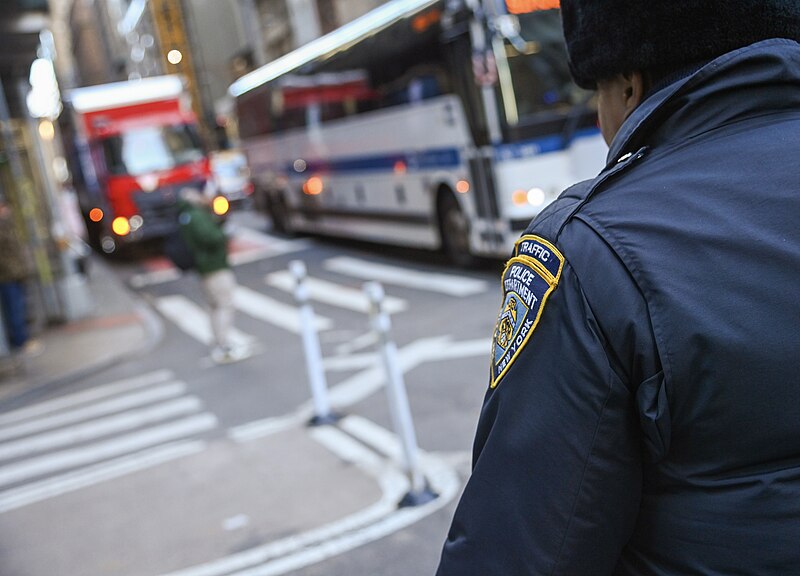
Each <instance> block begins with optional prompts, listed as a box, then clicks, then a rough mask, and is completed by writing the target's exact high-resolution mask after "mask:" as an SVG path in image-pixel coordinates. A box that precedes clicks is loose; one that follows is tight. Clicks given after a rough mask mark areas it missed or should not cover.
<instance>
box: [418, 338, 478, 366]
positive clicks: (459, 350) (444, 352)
mask: <svg viewBox="0 0 800 576" xmlns="http://www.w3.org/2000/svg"><path fill="white" fill-rule="evenodd" d="M491 346H492V341H491V340H490V339H489V338H478V339H476V340H463V341H461V342H451V343H448V344H447V345H446V346H443V347H442V348H440V349H439V350H436V353H435V354H431V358H430V360H432V361H435V360H453V359H456V358H469V357H472V356H489V352H490V350H491Z"/></svg>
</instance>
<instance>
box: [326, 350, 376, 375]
mask: <svg viewBox="0 0 800 576" xmlns="http://www.w3.org/2000/svg"><path fill="white" fill-rule="evenodd" d="M377 362H378V355H377V354H375V353H369V354H354V355H352V356H331V357H329V358H326V359H325V360H323V362H322V364H323V366H324V367H325V370H330V371H340V372H346V371H348V370H363V369H365V368H372V367H373V366H375V365H376V364H377Z"/></svg>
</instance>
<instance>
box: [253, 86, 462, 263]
mask: <svg viewBox="0 0 800 576" xmlns="http://www.w3.org/2000/svg"><path fill="white" fill-rule="evenodd" d="M470 140H471V138H470V136H469V132H468V129H467V126H466V120H465V119H464V114H463V110H462V108H461V104H460V102H459V100H458V98H457V97H455V96H443V97H438V98H432V99H430V100H425V101H422V102H417V103H414V104H411V105H401V106H396V107H393V108H389V109H386V110H381V111H376V112H371V113H367V114H364V115H361V116H357V117H351V118H347V119H343V120H337V121H332V122H329V123H325V124H316V125H315V124H313V123H312V124H311V125H310V126H309V127H307V128H306V129H305V130H303V131H293V132H287V133H285V134H281V135H278V136H275V137H267V138H262V139H259V140H257V141H253V142H249V143H246V144H245V148H246V150H247V154H248V158H249V161H250V166H251V169H252V171H253V174H254V176H255V178H256V179H257V181H258V182H260V183H263V185H264V186H267V187H270V188H272V189H273V191H276V190H278V189H280V190H281V191H282V192H284V193H286V194H287V196H286V201H287V203H288V204H289V206H290V208H291V209H292V211H293V213H294V218H293V220H292V225H293V226H295V227H296V228H297V229H301V230H308V231H312V232H326V233H330V234H343V235H344V234H346V235H347V236H356V237H359V238H362V239H367V240H375V241H385V242H391V243H396V244H403V245H410V246H423V247H432V248H435V247H438V245H439V236H438V230H437V219H436V216H437V215H436V191H437V189H438V187H439V185H440V184H444V185H446V186H448V187H449V188H450V189H451V190H455V186H456V182H457V181H458V180H460V179H467V178H468V175H469V170H468V167H467V158H466V154H465V150H466V149H467V148H468V147H469V145H470ZM298 169H299V170H298ZM311 178H318V179H320V181H321V185H322V189H321V190H320V191H319V193H316V194H308V193H304V191H303V188H304V185H305V184H306V183H307V182H308V181H309V179H311ZM284 182H285V183H286V184H285V185H284V184H283V183H284ZM316 185H317V184H315V186H316ZM309 191H310V192H315V191H316V190H309V189H308V188H307V189H306V192H309ZM459 196H469V195H459ZM460 200H461V205H462V207H463V209H464V210H465V211H466V212H467V213H468V215H469V216H470V217H472V216H473V215H474V205H473V201H472V199H471V198H469V197H462V198H460Z"/></svg>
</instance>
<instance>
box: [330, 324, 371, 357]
mask: <svg viewBox="0 0 800 576" xmlns="http://www.w3.org/2000/svg"><path fill="white" fill-rule="evenodd" d="M378 341H379V338H378V333H377V332H375V331H374V330H370V331H369V332H367V333H365V334H362V335H361V336H358V337H357V338H353V339H352V340H351V341H350V342H345V343H344V344H340V345H339V346H337V347H336V353H337V354H340V355H341V354H352V353H353V352H358V351H359V350H363V349H364V348H369V347H370V346H373V345H375V344H377V343H378Z"/></svg>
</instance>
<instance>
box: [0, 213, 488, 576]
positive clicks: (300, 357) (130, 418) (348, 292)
mask: <svg viewBox="0 0 800 576" xmlns="http://www.w3.org/2000/svg"><path fill="white" fill-rule="evenodd" d="M265 229H266V225H265V223H264V222H263V221H261V220H260V219H258V218H257V217H254V216H253V215H250V214H242V215H237V216H235V217H234V218H233V219H232V221H231V232H232V235H233V238H234V242H233V250H232V252H233V260H234V262H235V263H236V265H235V272H236V276H237V279H238V282H239V284H240V288H239V289H238V290H237V294H236V303H237V304H236V305H237V316H236V327H237V330H238V332H239V333H238V336H237V338H239V339H241V341H243V342H247V343H248V345H249V346H250V347H251V348H252V349H253V350H254V354H253V355H252V356H251V357H249V358H247V359H246V360H243V361H241V362H238V363H235V364H229V365H224V366H217V365H215V364H214V363H213V362H212V361H211V360H210V358H209V354H208V352H209V347H208V344H207V340H208V337H209V336H208V320H207V316H206V314H205V311H204V309H203V305H204V300H203V294H202V291H201V288H200V283H199V281H198V279H197V278H196V277H194V276H193V275H191V274H183V275H181V274H178V273H176V271H175V270H174V269H172V268H171V267H170V266H169V265H168V264H167V263H166V262H165V261H164V260H163V259H162V258H160V257H158V256H157V254H155V253H150V254H148V253H144V254H140V255H139V256H138V257H136V258H134V259H130V260H126V261H121V262H116V263H115V264H114V272H115V274H117V275H118V276H119V277H120V278H122V279H123V280H124V281H125V282H126V283H127V284H128V285H129V286H131V288H132V289H133V290H135V291H136V293H137V294H138V295H139V296H140V297H141V298H143V299H144V300H145V301H146V302H147V303H148V304H149V305H150V306H152V308H153V309H154V310H155V311H157V312H158V314H159V315H160V317H161V319H162V321H163V337H162V340H161V342H160V345H159V346H158V347H157V348H156V349H155V350H154V351H153V352H152V353H151V354H149V355H147V356H146V357H140V358H136V359H134V360H132V361H130V362H127V363H126V364H124V365H120V366H117V367H115V368H113V369H111V370H107V371H105V372H103V373H101V374H98V375H96V376H94V377H92V378H91V379H89V380H87V381H85V382H83V383H81V390H80V392H71V393H69V394H66V395H63V396H62V397H61V398H56V399H55V402H56V403H57V404H55V405H52V401H53V400H52V399H48V400H47V401H49V402H51V405H50V406H49V408H48V406H47V405H44V406H45V407H44V408H41V404H39V405H38V407H37V406H33V407H32V412H31V415H30V416H27V417H25V418H21V419H20V420H19V421H17V422H6V421H4V420H3V419H2V415H0V464H2V466H0V488H3V489H4V490H5V492H4V493H5V494H11V495H12V496H14V499H9V498H6V499H5V500H4V499H2V498H0V511H3V512H4V513H3V514H0V534H2V538H0V573H2V574H3V575H4V576H43V575H45V574H46V575H47V576H58V575H62V574H63V575H65V576H83V575H85V576H94V575H98V576H100V575H109V574H114V575H115V576H122V575H143V576H144V575H159V574H161V575H166V574H180V575H181V576H197V575H200V574H205V575H209V576H233V575H237V576H245V575H248V576H255V575H267V574H290V575H296V576H299V575H304V576H306V575H307V576H317V575H319V576H322V575H325V576H337V575H342V576H344V575H348V576H351V575H361V574H363V575H370V576H411V575H425V574H432V573H433V572H434V570H435V567H436V563H437V561H438V556H439V552H440V550H441V545H442V542H443V540H444V538H445V535H446V531H447V527H448V526H449V522H450V518H451V516H452V513H453V510H454V507H455V502H456V500H457V497H458V494H459V493H460V491H461V489H462V488H463V482H464V480H465V478H466V474H467V472H468V469H469V452H470V447H471V443H472V437H473V433H474V429H475V424H476V421H477V417H478V412H479V410H480V405H481V401H482V398H483V394H484V391H485V387H486V383H487V375H488V366H487V362H488V353H489V337H490V334H491V330H492V327H493V323H494V320H495V317H496V314H497V307H498V306H499V292H498V290H499V288H498V278H499V272H500V269H501V263H500V262H493V261H490V262H484V263H482V264H479V265H478V266H476V267H474V268H472V269H470V270H459V269H454V268H452V267H449V266H448V265H447V264H446V263H444V262H443V261H442V260H441V258H440V257H439V256H437V255H435V254H429V253H425V252H418V251H409V250H400V249H395V248H386V247H380V246H374V245H367V244H358V243H352V242H342V241H337V240H331V239H324V238H295V239H285V238H280V237H276V236H272V235H270V234H268V233H266V232H265ZM292 260H302V261H303V262H304V263H305V264H306V266H307V268H308V271H309V277H310V279H311V280H310V282H311V284H310V286H309V287H310V292H311V297H312V303H313V306H314V310H315V313H316V314H317V323H318V325H319V327H320V328H321V330H320V331H319V339H320V342H321V348H322V353H323V357H324V358H325V368H326V370H325V374H326V376H327V382H328V387H329V390H330V400H331V402H332V403H333V404H334V408H335V410H336V411H337V412H338V413H340V414H342V415H344V416H345V418H344V419H343V420H342V421H341V422H340V424H339V425H338V426H336V427H330V426H325V427H320V428H309V427H308V426H306V422H307V420H308V417H309V415H310V414H311V413H312V409H311V403H310V393H309V386H308V376H307V372H306V366H305V359H304V354H303V348H302V341H301V336H300V333H299V329H300V327H299V325H298V321H297V318H298V314H297V309H296V304H295V302H294V298H293V295H292V292H291V286H292V283H291V278H290V277H289V275H288V272H287V270H288V265H289V262H290V261H292ZM366 280H381V281H382V284H383V285H384V287H385V290H386V293H387V300H386V305H387V306H388V307H389V309H390V310H391V311H392V312H393V313H392V314H391V317H392V335H393V337H394V340H395V342H396V345H397V348H398V350H399V358H400V362H401V364H402V367H403V370H404V377H405V384H406V389H407V392H408V397H409V403H410V407H411V412H412V414H413V420H414V424H415V432H416V437H417V442H418V445H419V447H420V449H421V455H420V457H419V462H420V471H421V473H422V474H423V476H425V477H426V479H427V481H428V482H429V483H430V486H431V488H432V489H433V490H434V491H436V492H438V493H439V494H440V495H439V498H437V499H436V500H435V501H434V502H432V503H430V504H428V505H425V506H422V507H417V508H406V509H402V510H398V509H397V507H396V503H397V500H398V499H399V497H401V496H402V495H403V494H404V493H406V492H407V491H408V490H409V489H410V488H409V484H408V481H407V474H406V471H405V470H404V466H403V462H404V461H403V459H402V458H401V456H400V453H401V451H400V450H399V444H398V437H397V436H396V435H395V434H394V428H393V425H392V422H393V420H392V417H391V411H390V408H389V404H388V402H387V395H386V393H385V388H384V382H385V377H384V375H383V371H382V369H381V366H382V365H381V364H380V357H379V356H378V355H377V352H378V345H377V343H376V339H375V337H374V334H373V333H372V331H371V329H370V324H369V316H368V313H367V309H366V306H365V302H364V299H363V297H362V295H361V287H362V285H363V283H364V281H366ZM87 391H88V394H89V396H88V397H87V396H86V394H87ZM78 394H83V395H84V397H78V396H77V395H78ZM58 402H61V404H58ZM37 410H39V413H38V414H37V412H36V411H37ZM23 416H24V412H23ZM25 427H27V428H25ZM9 430H10V431H9ZM31 431H33V432H31ZM4 434H6V436H3V435H4ZM31 434H32V435H31ZM20 502H22V504H20ZM4 506H6V508H4Z"/></svg>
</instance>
